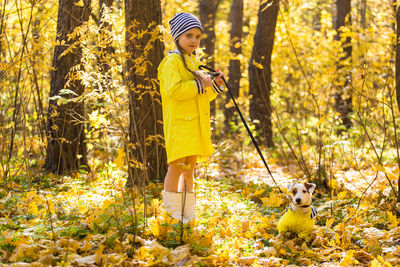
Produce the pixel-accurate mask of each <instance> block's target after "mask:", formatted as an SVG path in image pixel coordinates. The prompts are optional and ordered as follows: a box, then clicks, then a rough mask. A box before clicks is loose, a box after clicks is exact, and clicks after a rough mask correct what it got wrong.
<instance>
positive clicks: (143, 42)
mask: <svg viewBox="0 0 400 267" xmlns="http://www.w3.org/2000/svg"><path fill="white" fill-rule="evenodd" d="M161 24H162V21H161V3H160V0H126V1H125V26H126V36H125V41H126V51H127V52H128V54H129V56H128V58H127V60H126V71H127V73H128V74H127V85H128V89H129V118H130V123H129V139H130V144H129V147H128V149H127V150H128V161H129V181H128V184H132V183H135V184H141V183H142V182H148V179H150V180H152V181H161V180H162V179H163V178H164V176H165V173H166V170H167V164H166V162H167V159H166V151H165V148H164V145H163V140H162V109H161V97H160V89H159V86H158V82H157V67H158V65H159V64H160V62H161V60H162V58H163V52H164V46H163V43H162V42H161V40H160V38H161V33H160V30H159V28H158V25H161ZM143 32H146V33H144V34H138V33H143Z"/></svg>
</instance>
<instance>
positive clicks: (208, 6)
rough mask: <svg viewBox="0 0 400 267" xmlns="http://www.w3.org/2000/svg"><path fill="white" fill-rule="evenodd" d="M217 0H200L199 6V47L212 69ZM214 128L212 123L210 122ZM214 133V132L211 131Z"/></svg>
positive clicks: (212, 105)
mask: <svg viewBox="0 0 400 267" xmlns="http://www.w3.org/2000/svg"><path fill="white" fill-rule="evenodd" d="M218 4H219V0H217V1H215V0H201V1H200V4H199V7H200V8H199V13H200V22H201V25H202V26H203V34H204V37H203V38H202V39H201V41H200V46H201V47H205V50H204V53H205V56H206V58H207V66H209V67H210V68H212V69H214V68H215V59H214V50H215V15H216V14H217V8H218ZM210 112H211V115H212V116H214V117H215V101H212V102H211V103H210ZM211 127H214V122H213V121H212V122H211ZM213 132H214V131H213Z"/></svg>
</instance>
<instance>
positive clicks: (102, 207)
mask: <svg viewBox="0 0 400 267" xmlns="http://www.w3.org/2000/svg"><path fill="white" fill-rule="evenodd" d="M246 157H247V158H246V160H242V161H241V160H238V161H237V162H236V164H228V163H227V162H226V164H225V163H224V162H223V160H221V159H219V164H215V163H214V164H201V165H200V166H199V168H198V171H197V173H196V176H197V177H198V178H197V180H196V198H197V200H196V209H197V211H196V212H197V214H196V216H197V218H198V220H197V221H195V222H193V223H192V224H191V225H184V226H182V225H181V224H180V223H178V221H177V220H174V219H172V218H170V217H169V216H168V215H167V214H166V213H165V210H164V209H163V207H162V203H161V200H160V196H161V190H162V184H155V183H152V184H149V185H148V186H147V187H146V191H145V192H146V193H145V194H142V193H140V190H131V189H127V188H125V186H124V185H125V182H126V172H123V171H121V170H120V168H118V167H117V166H116V165H115V164H112V163H111V164H108V165H107V166H106V168H104V169H103V170H102V171H98V172H96V173H94V174H93V173H92V174H75V175H73V176H63V177H60V176H52V175H46V176H38V179H37V181H34V182H36V183H37V184H36V185H35V186H34V188H35V189H34V190H30V191H29V192H27V191H24V190H23V188H24V187H23V186H21V183H15V184H9V185H8V186H9V187H12V188H14V189H13V190H9V189H6V188H2V189H0V232H1V236H0V266H52V265H53V266H54V265H58V266H70V265H72V266H98V265H103V266H177V265H178V266H183V265H186V266H282V265H293V266H296V265H297V266H305V265H317V266H336V265H337V266H351V265H365V266H396V265H400V246H399V245H400V227H399V224H398V220H397V218H396V216H395V215H393V213H392V212H390V211H388V208H387V205H388V204H387V201H385V198H384V197H383V195H382V194H385V192H383V193H381V194H379V193H377V192H379V190H380V189H381V188H387V185H386V184H385V177H383V176H379V175H378V177H377V179H376V181H375V182H374V184H373V186H371V187H370V188H369V190H368V191H367V193H365V194H364V195H363V199H362V201H359V199H360V198H359V196H361V195H362V192H363V191H365V189H366V188H367V187H368V183H367V182H365V181H364V182H362V181H361V182H360V177H359V176H361V178H362V179H364V178H365V179H366V180H367V181H372V180H371V179H375V176H374V174H375V173H376V171H374V170H372V169H371V170H369V169H367V168H365V169H364V170H363V171H362V172H359V171H358V172H356V171H354V170H352V169H351V168H347V169H346V170H345V171H343V170H341V169H340V168H339V167H338V169H337V170H334V171H333V173H334V174H335V175H334V179H331V181H330V182H329V185H331V188H332V192H328V191H327V190H326V189H324V188H321V187H318V188H317V189H316V193H315V194H314V201H313V205H314V206H315V207H316V208H317V210H318V216H317V217H316V225H315V226H314V230H313V233H312V234H311V235H310V237H309V238H306V240H303V239H300V238H297V237H295V238H289V237H285V236H278V232H277V228H276V224H277V222H278V220H279V217H280V216H282V214H283V212H284V211H285V209H286V207H287V206H288V204H289V201H288V200H287V199H286V198H285V197H284V196H282V195H281V194H280V193H279V191H278V188H277V187H276V186H275V184H274V183H273V182H272V180H271V178H270V177H269V176H268V173H267V172H266V170H265V169H264V168H263V167H262V163H260V161H259V160H258V158H257V155H255V154H252V153H250V154H249V155H247V156H246ZM269 163H270V165H271V169H272V172H273V174H274V178H275V179H276V180H277V182H278V184H279V185H280V187H281V188H285V187H286V183H287V182H288V181H290V180H293V179H296V177H297V176H298V173H299V170H298V169H297V168H296V167H295V166H294V165H288V164H287V163H285V164H282V163H279V162H274V161H273V160H269ZM393 168H394V167H393ZM389 171H390V170H389ZM395 171H396V170H395V169H393V172H394V173H395ZM362 179H361V180H362ZM374 190H375V191H374ZM385 205H386V206H385Z"/></svg>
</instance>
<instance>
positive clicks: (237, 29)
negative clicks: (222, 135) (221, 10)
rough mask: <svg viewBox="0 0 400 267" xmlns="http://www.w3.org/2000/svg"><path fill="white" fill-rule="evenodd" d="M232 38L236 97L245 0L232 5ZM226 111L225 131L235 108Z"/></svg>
mask: <svg viewBox="0 0 400 267" xmlns="http://www.w3.org/2000/svg"><path fill="white" fill-rule="evenodd" d="M230 21H231V39H230V49H229V51H230V58H231V59H230V61H229V80H228V85H229V88H230V90H231V92H232V95H233V96H234V97H238V96H239V88H240V78H241V77H242V74H241V72H240V59H239V57H238V56H239V55H240V54H241V53H242V36H243V0H233V1H232V6H231V15H230ZM229 101H231V100H230V98H229V97H227V99H226V103H229ZM224 113H225V132H226V133H229V132H230V131H231V126H230V122H231V121H232V120H233V121H234V122H235V123H237V120H235V119H234V114H235V108H234V107H228V108H225V110H224Z"/></svg>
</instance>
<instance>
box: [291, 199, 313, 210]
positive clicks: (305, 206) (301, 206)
mask: <svg viewBox="0 0 400 267" xmlns="http://www.w3.org/2000/svg"><path fill="white" fill-rule="evenodd" d="M292 203H293V205H295V206H297V207H300V208H308V207H311V204H310V205H297V204H296V203H295V202H294V201H293V200H292Z"/></svg>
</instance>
